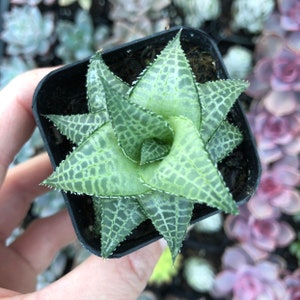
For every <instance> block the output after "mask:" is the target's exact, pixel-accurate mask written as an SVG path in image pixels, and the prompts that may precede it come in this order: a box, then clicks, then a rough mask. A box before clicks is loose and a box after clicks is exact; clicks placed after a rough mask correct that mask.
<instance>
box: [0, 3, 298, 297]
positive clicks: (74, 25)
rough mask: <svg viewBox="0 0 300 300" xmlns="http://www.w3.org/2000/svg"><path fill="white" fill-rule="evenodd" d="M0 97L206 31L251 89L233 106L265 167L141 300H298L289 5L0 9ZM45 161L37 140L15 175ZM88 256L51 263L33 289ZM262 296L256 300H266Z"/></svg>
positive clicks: (52, 205)
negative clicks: (24, 79)
mask: <svg viewBox="0 0 300 300" xmlns="http://www.w3.org/2000/svg"><path fill="white" fill-rule="evenodd" d="M0 9H1V15H0V17H1V18H0V88H2V87H4V86H5V85H6V84H7V83H8V82H9V81H10V80H11V79H12V78H14V77H15V76H17V75H18V74H20V73H22V72H24V71H26V70H29V69H32V68H35V67H43V66H56V65H60V64H66V63H71V62H74V61H77V60H80V59H83V58H86V57H88V56H90V55H91V54H92V53H93V52H95V51H96V50H98V49H100V48H105V49H107V48H109V47H112V46H115V45H119V44H121V43H124V42H128V41H132V40H134V39H136V38H140V37H144V36H146V35H149V34H152V33H154V32H158V31H161V30H164V29H165V28H168V27H169V26H173V25H188V26H192V27H196V28H201V29H203V30H206V31H208V32H209V33H210V34H211V35H212V36H213V37H214V38H215V40H216V42H217V44H218V46H219V48H220V52H221V54H222V55H223V57H224V62H225V64H226V67H227V69H228V72H229V74H230V76H231V77H233V78H243V79H248V80H249V81H250V88H249V89H248V91H247V94H244V95H243V96H242V98H241V100H242V104H243V106H244V107H245V109H246V111H247V116H248V120H249V123H250V125H251V128H252V130H253V132H254V135H255V138H256V142H257V146H258V152H259V155H260V158H261V161H262V164H263V173H262V178H261V184H260V185H259V188H258V190H257V193H256V194H255V196H254V197H253V198H252V199H251V200H250V201H249V202H248V203H247V204H245V205H244V206H243V207H242V208H241V213H240V215H238V216H226V215H224V214H217V215H214V216H212V217H210V218H208V219H206V220H203V221H201V222H199V223H197V224H195V225H194V226H192V227H191V228H190V230H189V232H188V236H187V238H186V241H185V243H184V245H183V248H182V253H181V254H180V259H179V260H178V261H177V262H176V264H175V266H174V267H172V265H171V263H169V260H170V259H169V258H168V252H167V251H166V252H165V253H164V255H163V256H162V258H161V260H160V262H159V263H158V265H157V268H156V270H155V272H154V274H153V276H152V278H151V280H150V281H149V284H148V286H147V288H146V289H145V292H144V293H143V294H142V295H141V297H140V299H154V300H155V299H175V300H176V299H187V300H189V299H238V300H239V299H261V298H263V299H280V300H281V299H299V297H300V288H299V286H300V268H299V261H300V246H299V245H300V237H299V225H300V195H299V184H300V176H299V152H300V106H299V105H300V97H299V95H300V43H299V41H300V20H299V11H300V4H299V0H277V1H276V0H267V1H266V0H257V1H247V0H190V1H182V0H128V1H123V0H10V1H9V0H1V1H0ZM41 151H43V143H42V140H41V138H40V135H39V132H38V131H35V132H34V134H33V136H32V138H31V139H30V140H29V141H28V142H27V143H26V144H25V145H24V147H23V148H22V150H21V151H20V153H19V154H18V155H17V156H16V158H15V161H14V163H13V164H18V163H21V162H23V161H25V160H27V159H29V158H30V157H32V156H33V155H36V154H37V153H39V152H41ZM62 207H64V202H63V199H62V197H61V195H60V193H58V192H50V193H48V194H46V195H43V196H42V197H39V198H38V199H36V200H35V201H34V202H33V204H32V207H31V209H30V211H29V212H28V215H27V218H26V220H25V221H24V224H22V226H20V227H19V228H16V230H15V231H14V232H13V234H12V236H11V237H10V238H9V240H8V241H7V242H8V243H10V242H11V241H12V240H13V239H15V238H16V237H17V236H18V235H20V234H22V232H23V230H24V228H25V227H26V226H27V225H28V224H29V223H30V221H31V220H32V219H34V218H37V217H45V216H48V215H51V214H54V213H56V212H57V211H59V210H60V209H61V208H62ZM88 255H90V254H89V253H88V252H87V251H86V250H84V249H83V248H82V247H81V245H79V244H78V243H75V244H72V245H70V246H69V247H67V248H66V249H63V250H62V251H61V252H60V253H58V255H57V257H56V258H55V259H54V261H53V263H52V264H51V266H50V267H49V268H48V269H47V270H46V271H45V272H44V273H42V274H40V276H39V278H38V285H37V288H42V287H43V286H45V285H47V284H49V283H50V282H52V281H53V280H55V279H56V278H58V277H60V276H62V275H63V274H65V273H67V272H68V271H69V270H71V269H72V268H73V267H74V266H76V265H77V264H79V263H80V262H81V261H83V260H84V259H85V258H86V257H87V256H88ZM264 297H265V298H264Z"/></svg>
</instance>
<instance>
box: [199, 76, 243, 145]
mask: <svg viewBox="0 0 300 300" xmlns="http://www.w3.org/2000/svg"><path fill="white" fill-rule="evenodd" d="M247 87H248V83H247V82H246V81H243V80H231V79H227V80H217V81H211V82H206V83H203V84H198V93H199V99H200V102H201V107H202V126H201V137H202V139H203V141H204V143H206V142H207V141H208V140H209V139H210V138H211V136H212V135H213V133H214V132H215V131H216V130H217V128H218V127H219V125H220V124H221V122H222V121H224V120H225V118H226V116H227V114H228V112H229V110H230V108H231V107H232V105H233V104H234V102H235V101H236V100H237V98H238V97H239V95H240V94H241V93H242V92H243V91H244V90H245V89H246V88H247Z"/></svg>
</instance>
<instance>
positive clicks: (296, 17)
mask: <svg viewBox="0 0 300 300" xmlns="http://www.w3.org/2000/svg"><path fill="white" fill-rule="evenodd" d="M278 7H279V12H280V24H281V26H282V27H283V28H284V29H285V30H291V31H296V30H300V2H299V0H278Z"/></svg>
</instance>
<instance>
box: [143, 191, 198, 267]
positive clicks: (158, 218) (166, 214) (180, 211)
mask: <svg viewBox="0 0 300 300" xmlns="http://www.w3.org/2000/svg"><path fill="white" fill-rule="evenodd" d="M138 200H139V203H140V205H141V206H142V207H143V209H144V211H145V213H146V215H147V217H148V218H149V219H150V220H151V221H152V224H153V225H154V227H155V228H156V230H157V231H158V232H159V233H160V234H161V235H162V236H163V237H164V238H165V240H166V241H167V243H168V246H169V247H170V250H171V253H172V258H173V262H174V261H175V258H176V256H177V255H178V253H179V250H180V248H181V246H182V242H183V240H184V237H185V234H186V231H187V228H188V226H189V223H190V220H191V216H192V212H193V208H194V204H193V203H192V202H191V201H188V200H187V199H185V198H182V197H177V196H174V195H168V194H165V193H160V192H155V193H153V194H150V195H145V196H144V197H141V198H139V199H138Z"/></svg>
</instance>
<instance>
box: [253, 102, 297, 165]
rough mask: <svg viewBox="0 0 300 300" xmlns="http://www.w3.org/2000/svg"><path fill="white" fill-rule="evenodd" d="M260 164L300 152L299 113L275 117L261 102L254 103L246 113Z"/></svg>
mask: <svg viewBox="0 0 300 300" xmlns="http://www.w3.org/2000/svg"><path fill="white" fill-rule="evenodd" d="M248 119H249V121H250V124H251V127H252V130H253V132H254V135H255V138H256V141H257V146H258V151H259V154H260V158H261V161H262V163H265V164H267V163H271V162H274V161H277V160H279V159H281V158H283V157H284V156H286V155H297V154H298V153H299V152H300V112H299V111H298V110H295V111H294V112H292V113H290V114H287V115H283V116H280V115H279V116H276V115H273V114H272V113H270V112H269V111H268V110H267V109H266V108H265V106H264V105H263V102H260V103H257V102H255V103H254V105H253V106H252V108H251V110H250V112H249V113H248Z"/></svg>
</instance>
